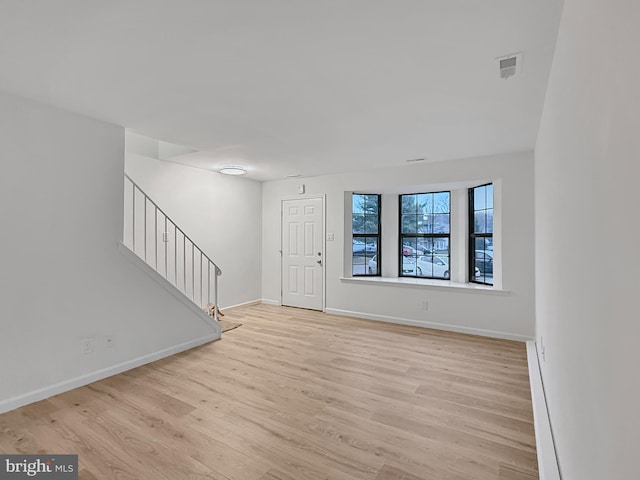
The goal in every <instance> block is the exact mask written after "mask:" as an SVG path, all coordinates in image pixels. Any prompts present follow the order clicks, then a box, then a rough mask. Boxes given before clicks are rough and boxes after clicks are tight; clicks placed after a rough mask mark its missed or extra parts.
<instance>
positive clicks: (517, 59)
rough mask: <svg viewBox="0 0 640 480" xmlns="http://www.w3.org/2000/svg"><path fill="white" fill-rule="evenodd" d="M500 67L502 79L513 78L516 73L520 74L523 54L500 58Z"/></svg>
mask: <svg viewBox="0 0 640 480" xmlns="http://www.w3.org/2000/svg"><path fill="white" fill-rule="evenodd" d="M497 60H498V65H499V67H500V78H503V79H505V80H506V79H507V78H511V77H513V76H514V75H515V74H516V73H519V72H520V70H521V67H522V54H521V53H516V54H514V55H507V56H506V57H501V58H498V59H497Z"/></svg>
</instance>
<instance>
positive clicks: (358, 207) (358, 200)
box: [351, 193, 364, 213]
mask: <svg viewBox="0 0 640 480" xmlns="http://www.w3.org/2000/svg"><path fill="white" fill-rule="evenodd" d="M351 205H352V207H351V208H352V210H351V212H352V213H364V195H358V194H357V193H354V194H353V196H352V197H351Z"/></svg>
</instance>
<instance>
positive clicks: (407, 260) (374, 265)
mask: <svg viewBox="0 0 640 480" xmlns="http://www.w3.org/2000/svg"><path fill="white" fill-rule="evenodd" d="M377 271H378V256H377V255H374V256H373V258H372V259H371V260H369V264H368V265H367V273H368V274H369V275H375V274H376V272H377ZM415 274H416V260H415V258H414V257H402V275H409V276H415Z"/></svg>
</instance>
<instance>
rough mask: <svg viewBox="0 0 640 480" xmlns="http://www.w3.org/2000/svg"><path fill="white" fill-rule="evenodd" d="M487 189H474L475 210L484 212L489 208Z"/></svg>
mask: <svg viewBox="0 0 640 480" xmlns="http://www.w3.org/2000/svg"><path fill="white" fill-rule="evenodd" d="M486 191H487V187H476V188H474V189H473V209H474V210H484V209H485V208H487V202H486V194H487V193H486Z"/></svg>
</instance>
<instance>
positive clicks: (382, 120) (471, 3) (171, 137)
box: [0, 0, 562, 181]
mask: <svg viewBox="0 0 640 480" xmlns="http://www.w3.org/2000/svg"><path fill="white" fill-rule="evenodd" d="M561 7H562V2H561V0H535V1H532V0H483V1H478V0H446V1H443V0H437V1H436V0H322V1H317V0H225V1H221V0H108V1H105V0H55V1H36V0H0V12H1V13H0V65H1V67H0V90H4V91H7V92H11V93H15V94H18V95H21V96H25V97H29V98H33V99H36V100H40V101H43V102H45V103H49V104H53V105H55V106H59V107H62V108H65V109H68V110H72V111H75V112H78V113H82V114H85V115H88V116H91V117H94V118H98V119H101V120H106V121H109V122H113V123H116V124H118V125H122V126H124V127H126V128H128V129H130V130H131V131H133V132H136V133H140V134H142V135H145V136H149V137H153V138H157V139H161V140H164V141H167V142H172V143H177V144H181V145H186V146H189V147H192V148H193V149H195V150H198V151H197V152H195V153H189V154H186V155H181V156H178V157H174V158H173V160H174V161H178V162H182V163H185V164H188V165H192V166H197V167H200V168H207V169H214V170H215V169H217V168H219V167H221V166H222V165H226V164H240V165H243V166H245V167H246V168H247V169H248V171H249V174H248V177H249V178H252V179H255V180H263V181H264V180H273V179H278V178H283V177H285V176H287V175H294V174H300V175H304V176H311V175H319V174H326V173H340V172H345V171H355V170H360V169H364V168H374V167H382V166H394V165H398V166H400V165H406V164H407V163H406V160H409V159H415V158H426V159H427V161H438V160H446V159H454V158H463V157H471V156H481V155H489V154H496V153H506V152H512V151H520V150H531V149H533V147H534V144H535V140H536V135H537V131H538V123H539V120H540V116H541V112H542V106H543V101H544V94H545V90H546V85H547V78H548V76H549V70H550V66H551V60H552V57H553V51H554V46H555V38H556V33H557V28H558V24H559V18H560V12H561ZM516 52H522V53H523V63H522V65H523V68H522V71H521V72H520V74H519V75H517V76H515V77H513V78H511V79H508V80H501V79H500V78H499V74H498V67H497V62H496V58H497V57H501V56H504V55H507V54H511V53H516Z"/></svg>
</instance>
